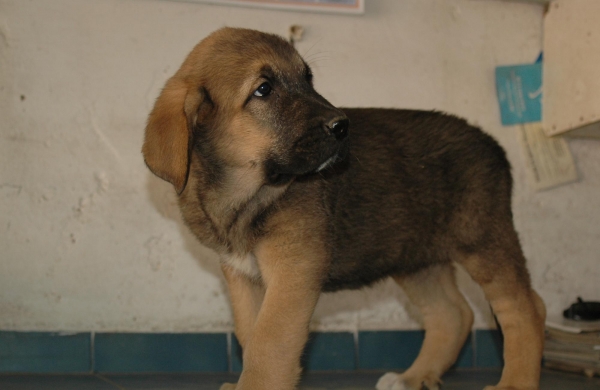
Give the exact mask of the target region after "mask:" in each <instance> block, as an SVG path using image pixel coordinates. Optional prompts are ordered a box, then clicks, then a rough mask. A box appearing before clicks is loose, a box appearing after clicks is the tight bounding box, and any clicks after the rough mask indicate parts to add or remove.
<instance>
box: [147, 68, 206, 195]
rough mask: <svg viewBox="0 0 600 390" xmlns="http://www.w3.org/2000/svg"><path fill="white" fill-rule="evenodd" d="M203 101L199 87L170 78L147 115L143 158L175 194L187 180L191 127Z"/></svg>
mask: <svg viewBox="0 0 600 390" xmlns="http://www.w3.org/2000/svg"><path fill="white" fill-rule="evenodd" d="M202 100H203V96H202V94H201V92H200V90H199V89H198V88H193V87H192V88H190V87H189V86H188V85H187V83H186V82H185V81H184V80H182V79H181V78H177V77H172V78H171V79H169V80H168V81H167V84H166V85H165V87H164V89H163V90H162V92H161V94H160V96H159V97H158V99H157V100H156V103H155V104H154V108H153V109H152V112H151V113H150V116H149V117H148V123H147V125H146V137H145V139H144V146H143V147H142V153H143V155H144V161H145V162H146V165H147V166H148V168H150V170H151V171H152V173H154V174H155V175H156V176H158V177H160V178H161V179H163V180H166V181H168V182H170V183H171V184H173V186H174V187H175V190H177V193H178V194H181V192H183V190H184V188H185V185H186V183H187V179H188V174H189V167H190V150H191V145H192V130H193V126H194V123H195V121H196V116H197V114H198V109H199V107H200V104H201V102H202Z"/></svg>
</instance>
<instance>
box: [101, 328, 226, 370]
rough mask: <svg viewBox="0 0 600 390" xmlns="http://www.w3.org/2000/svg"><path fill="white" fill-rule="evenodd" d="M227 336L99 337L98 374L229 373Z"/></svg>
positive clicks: (151, 334)
mask: <svg viewBox="0 0 600 390" xmlns="http://www.w3.org/2000/svg"><path fill="white" fill-rule="evenodd" d="M228 360H229V359H228V353H227V335H226V334H225V333H97V334H96V335H95V338H94V371H95V372H99V373H126V372H148V373H149V372H163V373H164V372H169V373H172V372H227V371H228V369H229V361H228Z"/></svg>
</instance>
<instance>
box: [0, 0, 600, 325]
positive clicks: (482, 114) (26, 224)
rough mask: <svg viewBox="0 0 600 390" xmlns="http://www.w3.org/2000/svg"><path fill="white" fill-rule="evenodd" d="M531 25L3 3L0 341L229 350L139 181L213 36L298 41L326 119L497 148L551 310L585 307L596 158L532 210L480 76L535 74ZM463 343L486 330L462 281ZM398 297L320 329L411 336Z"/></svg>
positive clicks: (184, 254)
mask: <svg viewBox="0 0 600 390" xmlns="http://www.w3.org/2000/svg"><path fill="white" fill-rule="evenodd" d="M542 17H543V7H542V6H539V5H535V4H523V3H515V2H501V1H473V0H402V1H383V0H368V1H367V5H366V13H365V15H362V16H345V15H325V14H314V13H299V12H283V11H265V10H256V9H248V8H238V7H226V6H217V5H207V4H193V3H185V2H172V1H157V0H102V1H93V0H53V1H44V0H29V1H22V0H0V118H1V120H0V329H4V330H61V331H78V330H82V331H83V330H85V331H90V330H92V331H143V332H148V331H207V332H213V331H214V332H217V331H229V330H231V329H232V320H231V311H230V308H229V303H228V297H227V289H226V286H225V284H224V281H223V278H222V276H221V273H220V269H219V265H218V259H217V257H216V255H215V254H213V253H212V252H211V251H210V250H208V249H206V248H204V247H202V246H201V245H200V244H198V243H197V242H196V241H195V239H194V238H193V237H192V236H191V235H190V233H188V231H187V230H186V228H185V227H184V226H183V224H182V222H181V218H180V216H179V212H178V210H177V208H176V204H175V196H174V191H173V189H172V187H171V186H170V185H169V184H168V183H165V182H162V181H161V180H160V179H157V178H155V177H153V176H152V175H151V174H150V173H149V171H148V170H147V169H146V167H145V166H144V163H143V161H142V156H141V153H140V147H141V143H142V139H143V130H144V125H145V121H146V116H147V114H148V112H149V110H150V109H151V107H152V104H153V102H154V100H155V98H156V96H157V95H158V93H159V91H160V89H161V87H162V85H163V84H164V82H165V80H166V79H167V78H168V77H169V76H170V75H172V74H173V73H174V72H175V70H176V69H177V68H178V66H179V65H180V64H181V62H182V60H183V59H184V57H185V55H186V54H187V53H188V52H189V50H190V49H191V48H192V47H193V46H194V45H195V44H196V43H197V42H198V41H199V40H200V39H202V38H203V37H205V36H206V35H207V34H209V33H210V32H211V31H213V30H215V29H218V28H220V27H223V26H239V27H248V28H255V29H261V30H264V31H268V32H272V33H277V34H281V35H285V34H287V30H288V28H289V26H290V25H292V24H299V25H302V26H304V28H305V30H306V32H305V36H304V38H303V40H302V41H300V42H298V43H297V48H298V50H299V51H300V53H301V54H303V55H304V56H305V58H306V59H307V61H308V62H309V63H310V64H311V66H312V68H313V70H314V74H315V83H316V87H317V89H318V90H319V91H320V92H321V93H322V94H323V95H324V96H325V97H326V98H327V99H329V100H330V101H331V102H332V103H334V104H336V105H340V106H374V107H405V108H420V109H437V110H443V111H448V112H451V113H454V114H457V115H461V116H464V117H466V118H467V119H468V120H469V121H470V122H471V123H474V124H477V125H479V126H481V127H482V128H484V129H485V130H486V131H487V132H489V133H490V134H492V135H493V136H494V137H496V138H497V139H498V140H499V142H500V143H501V144H502V145H503V146H504V147H505V148H506V150H507V153H508V156H509V159H510V161H511V163H512V165H513V172H514V177H515V195H514V214H515V220H516V225H517V229H518V231H519V233H520V236H521V239H522V242H523V247H524V250H525V253H526V255H527V257H528V260H529V268H530V270H531V275H532V280H533V284H534V286H535V288H536V289H537V290H538V291H539V292H540V294H541V295H542V297H543V298H544V299H545V301H546V303H547V305H548V308H549V311H551V312H559V311H560V310H561V309H562V308H564V307H565V306H566V305H567V304H569V303H571V302H572V301H573V300H574V299H575V297H576V296H577V295H581V296H583V297H585V298H588V299H599V298H600V291H599V289H600V288H599V287H598V284H597V283H598V280H600V267H599V266H598V260H599V259H598V254H599V253H600V226H599V225H600V224H599V223H598V221H600V196H598V194H600V143H599V142H593V141H571V142H570V146H571V148H572V151H573V153H574V155H575V158H576V161H577V165H578V170H579V173H580V176H581V180H580V181H579V182H577V183H574V184H570V185H567V186H563V187H560V188H557V189H554V190H550V191H546V192H542V193H535V192H533V190H532V189H531V187H529V186H528V183H527V181H526V174H525V166H524V164H525V160H524V157H523V154H522V151H521V148H520V145H519V141H518V137H517V128H514V127H502V126H501V125H500V119H499V111H498V107H497V102H496V97H495V86H494V67H495V66H497V65H507V64H515V63H528V62H533V61H534V60H535V58H536V57H537V56H538V54H539V52H540V50H541V42H542V39H541V31H542ZM459 281H460V287H461V289H462V290H463V291H464V292H465V294H466V295H467V298H468V300H469V301H470V302H471V303H472V304H473V306H474V308H475V312H476V326H477V327H479V328H487V327H491V326H493V321H492V320H491V318H490V315H489V308H488V305H487V304H486V302H485V300H484V299H483V296H482V293H481V292H480V290H479V289H478V287H477V286H476V285H475V284H474V283H473V282H472V281H471V280H470V279H469V277H468V276H467V275H466V274H465V273H464V272H463V271H460V272H459ZM417 319H418V317H417V316H416V313H415V310H414V308H413V307H412V306H410V304H408V302H407V298H406V297H405V295H404V293H403V292H402V291H401V290H400V289H399V288H398V287H397V286H395V285H394V284H393V283H391V282H384V283H380V284H379V285H377V286H375V287H374V288H372V289H367V290H362V291H353V292H341V293H336V294H330V295H325V296H323V297H322V299H321V301H320V303H319V305H318V308H317V311H316V313H315V318H314V324H313V325H314V328H315V329H319V330H357V329H411V328H416V327H418V326H419V325H418V322H417V321H416V320H417Z"/></svg>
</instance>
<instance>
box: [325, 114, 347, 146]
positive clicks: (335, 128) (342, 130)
mask: <svg viewBox="0 0 600 390" xmlns="http://www.w3.org/2000/svg"><path fill="white" fill-rule="evenodd" d="M326 126H327V130H329V132H330V133H331V134H333V136H334V137H335V138H336V139H337V140H338V141H340V140H343V139H344V138H346V136H347V135H348V127H349V126H350V121H349V120H348V118H346V117H342V118H335V119H333V120H332V121H330V122H329V123H328V124H327V125H326Z"/></svg>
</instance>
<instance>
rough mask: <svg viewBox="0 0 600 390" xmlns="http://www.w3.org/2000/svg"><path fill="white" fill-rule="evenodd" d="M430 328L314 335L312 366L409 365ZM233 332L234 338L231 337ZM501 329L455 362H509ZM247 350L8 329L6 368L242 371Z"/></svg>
mask: <svg viewBox="0 0 600 390" xmlns="http://www.w3.org/2000/svg"><path fill="white" fill-rule="evenodd" d="M423 337H424V332H423V331H414V330H405V331H361V332H358V334H356V335H355V334H353V333H348V332H314V333H311V334H310V338H309V342H308V344H307V347H306V349H305V352H304V355H303V359H302V363H303V366H304V367H305V369H306V370H307V371H353V370H385V369H406V368H408V367H409V366H410V364H411V363H412V362H413V360H414V359H415V357H416V356H417V354H418V352H419V349H420V347H421V344H422V342H423ZM228 339H229V340H230V341H229V342H228ZM501 366H502V338H501V334H500V332H499V331H497V330H475V331H473V332H472V333H471V336H470V337H469V339H468V340H467V342H466V343H465V345H464V347H463V349H462V351H461V353H460V355H459V357H458V360H457V362H456V364H455V365H454V367H460V368H469V367H501ZM241 370H242V351H241V347H240V345H239V342H238V341H237V338H236V337H235V335H233V334H227V333H96V334H93V335H92V334H91V333H77V334H61V333H49V332H11V331H0V373H88V372H98V373H181V372H190V373H194V372H217V373H218V372H240V371H241Z"/></svg>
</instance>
